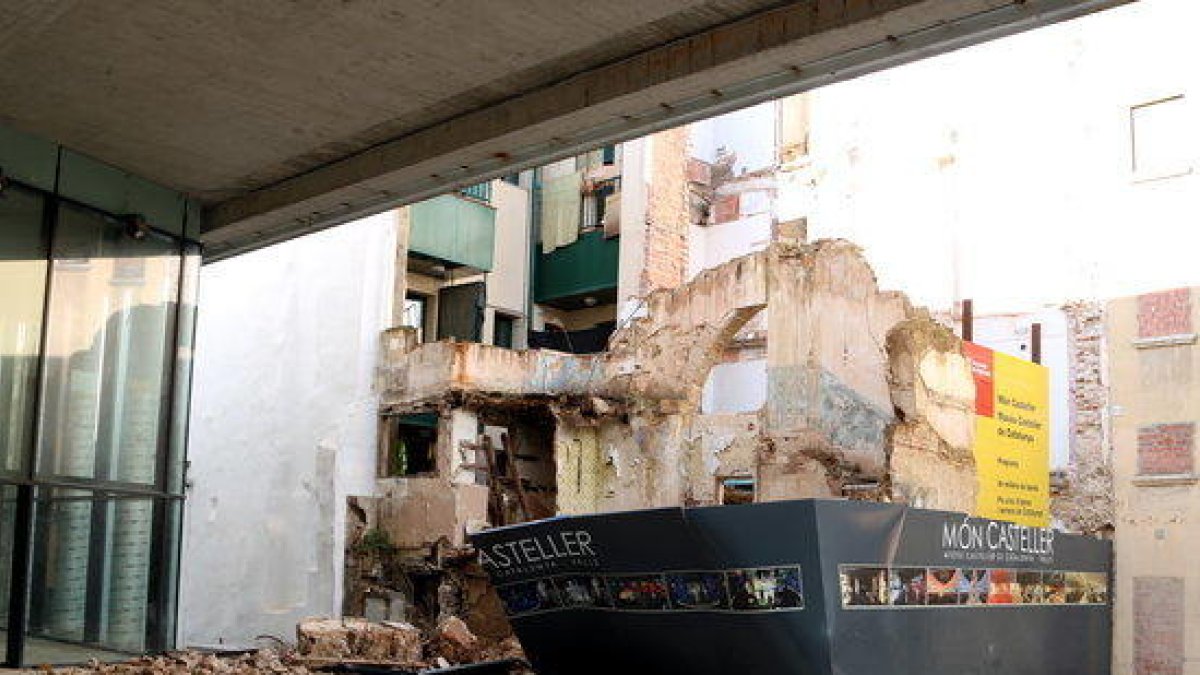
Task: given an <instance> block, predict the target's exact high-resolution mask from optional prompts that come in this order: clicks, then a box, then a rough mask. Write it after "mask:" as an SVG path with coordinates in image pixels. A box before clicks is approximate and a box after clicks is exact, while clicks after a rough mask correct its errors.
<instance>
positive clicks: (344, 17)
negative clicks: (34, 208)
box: [0, 0, 1121, 258]
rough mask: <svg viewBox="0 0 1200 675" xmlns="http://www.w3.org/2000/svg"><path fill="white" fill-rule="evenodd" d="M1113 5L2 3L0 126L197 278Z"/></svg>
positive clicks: (314, 0)
mask: <svg viewBox="0 0 1200 675" xmlns="http://www.w3.org/2000/svg"><path fill="white" fill-rule="evenodd" d="M1120 3H1121V0H1023V1H1019V2H1013V1H1012V0H805V1H803V2H779V1H778V0H655V1H653V2H647V1H646V0H605V1H604V2H592V1H583V0H459V1H456V2H446V1H445V0H405V1H404V2H395V1H394V0H340V1H337V2H334V1H331V0H255V1H254V2H245V1H243V0H206V1H204V2H197V1H195V0H159V1H157V2H149V1H147V0H106V1H105V2H91V1H89V0H2V2H0V4H2V5H3V11H2V12H0V63H2V64H3V68H0V123H3V124H5V125H9V126H12V127H15V128H17V129H20V130H23V131H27V132H30V133H34V134H37V135H40V136H43V137H45V138H48V139H51V140H54V141H56V142H58V143H61V144H63V145H65V146H67V147H69V148H72V149H74V150H77V151H80V152H83V153H86V154H88V155H91V156H93V157H96V158H97V159H101V160H103V161H106V162H108V163H110V164H113V165H115V166H117V167H120V168H122V169H125V170H127V171H130V172H133V173H136V174H138V175H141V176H144V177H147V178H150V179H152V180H155V181H158V182H160V183H162V184H164V185H167V186H168V187H173V188H175V189H178V190H181V191H183V192H186V193H188V194H189V195H191V196H193V197H195V198H198V199H200V200H202V201H203V202H205V203H206V204H207V205H208V206H209V209H208V211H207V218H206V224H205V226H204V239H205V241H206V243H207V244H208V252H209V255H211V256H212V257H214V258H216V257H223V256H227V255H232V254H234V253H236V252H239V251H242V250H248V249H250V248H254V247H257V246H261V245H264V244H267V243H271V242H274V241H280V240H283V239H286V238H289V237H292V236H296V235H298V234H303V233H305V232H309V231H312V230H314V229H319V228H321V227H326V226H328V225H330V224H335V223H337V222H343V221H345V220H348V219H351V218H354V217H358V216H361V215H365V214H366V213H370V212H372V211H378V210H382V209H384V208H389V207H391V206H394V205H396V204H400V203H405V202H409V201H413V200H416V199H420V198H423V197H426V196H429V195H432V194H436V193H437V192H439V191H444V190H446V189H448V188H451V187H454V186H457V185H462V184H467V183H469V182H472V181H475V180H478V179H480V178H483V177H490V176H494V175H498V174H500V173H502V172H504V171H507V170H511V169H512V168H514V167H520V166H530V165H532V164H535V163H538V162H541V161H546V160H549V159H553V158H555V157H559V156H566V155H568V154H570V153H572V152H575V151H578V150H579V149H582V148H584V147H590V146H594V145H597V144H600V143H603V142H607V141H611V140H620V139H624V138H630V137H633V136H636V135H640V134H643V133H646V132H648V131H653V130H655V129H658V128H663V127H665V126H667V125H670V124H675V123H680V122H684V121H688V120H689V119H695V118H698V117H699V116H703V115H707V114H712V113H716V112H720V111H723V110H728V109H733V108H736V107H739V106H742V105H748V104H750V103H754V102H756V101H757V100H762V99H763V98H765V97H769V96H773V95H779V94H784V93H791V92H794V91H800V90H802V89H804V88H808V87H811V86H817V85H819V84H821V83H824V82H828V81H833V80H835V79H839V78H844V77H849V76H854V75H856V74H859V73H861V72H866V71H868V70H872V69H876V68H881V67H887V66H888V65H892V64H895V63H898V62H901V61H903V60H907V59H912V58H919V57H920V56H923V55H926V54H930V53H936V52H938V51H944V50H946V49H952V48H955V47H957V46H962V45H963V44H969V43H971V42H973V41H978V40H982V39H988V38H989V37H995V36H998V35H1002V34H1006V33H1008V32H1013V31H1016V30H1023V29H1025V28H1029V27H1032V26H1036V25H1041V24H1043V23H1048V22H1051V21H1057V20H1061V19H1064V18H1069V17H1071V16H1076V15H1078V14H1081V13H1083V12H1087V11H1092V10H1095V9H1099V8H1102V7H1105V6H1110V5H1115V4H1120Z"/></svg>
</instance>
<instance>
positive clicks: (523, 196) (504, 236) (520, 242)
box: [483, 180, 530, 348]
mask: <svg viewBox="0 0 1200 675" xmlns="http://www.w3.org/2000/svg"><path fill="white" fill-rule="evenodd" d="M492 205H493V206H495V207H496V249H495V259H494V260H493V263H492V271H491V272H489V273H488V274H487V303H488V308H487V313H486V314H485V315H484V322H483V336H484V342H487V343H491V342H492V335H493V330H494V326H495V320H496V312H501V313H503V314H507V315H509V316H513V317H517V318H518V321H517V328H516V330H515V334H514V335H513V341H514V343H513V346H514V347H517V348H521V347H524V346H525V331H524V327H525V326H526V325H527V324H526V322H525V318H526V317H525V313H526V309H527V307H528V305H527V303H528V299H529V284H530V270H529V251H530V249H529V247H530V242H529V236H530V223H529V215H530V214H529V191H528V190H526V189H525V188H523V187H517V186H515V185H512V184H509V183H506V182H504V181H499V180H497V181H492Z"/></svg>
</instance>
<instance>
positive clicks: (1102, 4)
mask: <svg viewBox="0 0 1200 675" xmlns="http://www.w3.org/2000/svg"><path fill="white" fill-rule="evenodd" d="M1129 1H1131V0H1016V1H1013V0H808V1H804V2H796V3H791V4H789V5H786V6H784V7H781V8H778V9H774V10H771V11H766V12H763V13H761V14H757V15H755V16H752V17H749V18H746V19H743V20H740V21H736V22H732V23H729V24H725V25H722V26H718V27H715V28H713V29H711V30H707V31H704V32H702V33H699V34H696V35H693V36H691V37H688V38H685V39H682V40H679V41H676V42H673V43H669V44H664V45H661V46H659V47H656V48H653V49H650V50H648V51H645V52H642V53H640V54H636V55H632V56H630V57H629V58H626V59H624V60H620V61H617V62H615V63H611V64H608V65H606V66H603V67H600V68H596V69H593V70H587V71H584V72H580V73H578V74H576V75H574V76H571V77H569V78H566V79H563V80H560V81H558V82H556V83H554V84H551V85H549V86H546V87H543V88H540V89H536V90H531V91H528V92H526V93H524V94H521V95H519V96H516V97H513V98H510V99H508V100H506V101H504V102H501V103H499V104H496V105H492V106H490V107H485V108H482V109H479V110H476V111H474V112H471V113H468V114H466V115H462V116H460V117H456V118H453V119H448V120H445V121H444V122H441V123H439V124H436V125H434V126H430V127H427V128H425V129H422V130H420V131H417V132H414V133H410V134H407V135H405V136H402V137H398V138H395V139H393V140H390V141H387V142H384V143H382V144H379V145H377V146H375V147H373V148H370V149H368V150H366V151H363V152H360V153H357V154H354V155H351V156H348V157H345V158H343V159H340V160H337V161H334V162H331V163H328V164H326V165H324V166H322V167H319V168H317V169H315V170H312V171H309V172H306V173H303V174H300V175H297V176H293V177H291V178H289V179H286V180H283V181H281V182H278V183H276V184H273V185H270V186H267V187H264V188H261V189H258V190H255V191H252V192H250V193H247V194H245V195H242V196H239V197H236V198H233V199H230V200H228V201H225V202H223V203H220V204H217V205H216V206H214V207H212V208H210V209H209V210H208V211H207V213H206V218H205V224H204V226H203V230H202V239H203V240H204V241H205V243H206V245H207V248H206V251H207V253H206V257H207V258H208V259H209V260H217V259H221V258H224V257H228V256H230V255H235V254H237V253H239V252H243V251H246V250H250V249H253V248H257V247H261V246H265V245H268V244H271V243H275V242H278V241H283V240H286V239H289V238H292V237H295V236H299V235H302V234H306V233H308V232H312V231H316V230H319V229H323V228H325V227H329V226H332V225H336V224H339V223H342V222H346V221H349V220H353V219H356V218H359V217H362V216H365V215H369V214H371V213H375V212H378V211H382V210H385V209H387V208H391V207H394V206H397V205H401V204H405V203H411V202H414V201H419V200H421V199H424V198H427V197H430V196H433V195H436V194H439V193H442V192H445V191H447V190H450V189H453V188H455V187H460V186H465V185H469V184H471V183H474V182H477V181H479V180H482V179H485V178H491V177H495V176H499V175H503V174H504V173H507V172H511V171H513V170H516V169H521V168H528V167H531V166H535V165H538V164H541V163H544V162H547V161H552V160H554V159H558V158H561V157H567V156H570V155H572V154H575V153H578V152H580V151H582V150H585V149H588V148H592V147H596V146H598V145H601V144H604V143H608V142H613V141H621V140H628V139H630V138H635V137H638V136H641V135H644V134H647V133H650V132H654V131H657V130H660V129H663V128H667V127H670V126H674V125H676V124H682V123H686V122H690V121H694V120H697V119H701V118H704V117H708V116H712V115H716V114H720V113H723V112H727V111H730V110H735V109H737V108H741V107H745V106H748V105H753V104H755V103H758V102H761V101H764V100H768V99H771V98H775V97H779V96H784V95H789V94H794V93H798V92H801V91H805V90H808V89H812V88H814V87H818V86H821V85H824V84H829V83H832V82H836V81H840V80H845V79H849V78H853V77H857V76H859V75H862V74H865V73H868V72H872V71H876V70H880V69H883V68H888V67H892V66H896V65H899V64H902V63H905V62H908V61H912V60H916V59H920V58H924V57H927V56H931V55H934V54H938V53H942V52H946V51H950V50H953V49H957V48H960V47H964V46H968V45H971V44H975V43H978V42H981V41H985V40H989V39H994V38H997V37H1002V36H1005V35H1009V34H1012V33H1016V32H1020V31H1024V30H1028V29H1031V28H1034V27H1037V26H1041V25H1046V24H1050V23H1054V22H1057V21H1061V20H1065V19H1069V18H1073V17H1076V16H1079V15H1082V14H1085V13H1088V12H1092V11H1096V10H1099V9H1103V8H1107V7H1111V6H1115V5H1119V4H1124V3H1126V2H1129Z"/></svg>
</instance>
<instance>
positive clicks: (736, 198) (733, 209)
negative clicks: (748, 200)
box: [713, 194, 742, 223]
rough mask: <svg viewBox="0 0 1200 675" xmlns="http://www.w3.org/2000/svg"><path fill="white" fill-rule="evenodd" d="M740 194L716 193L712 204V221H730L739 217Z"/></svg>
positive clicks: (740, 208)
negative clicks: (714, 201)
mask: <svg viewBox="0 0 1200 675" xmlns="http://www.w3.org/2000/svg"><path fill="white" fill-rule="evenodd" d="M741 211H742V196H741V195H736V194H735V195H718V196H717V199H716V204H714V205H713V222H715V223H731V222H733V221H735V220H737V219H738V218H739V217H741Z"/></svg>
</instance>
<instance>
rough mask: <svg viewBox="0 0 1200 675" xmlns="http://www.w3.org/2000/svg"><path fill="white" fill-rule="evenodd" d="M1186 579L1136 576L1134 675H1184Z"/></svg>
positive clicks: (1134, 588) (1134, 598)
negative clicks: (1184, 596)
mask: <svg viewBox="0 0 1200 675" xmlns="http://www.w3.org/2000/svg"><path fill="white" fill-rule="evenodd" d="M1183 593H1184V586H1183V579H1181V578H1178V577H1134V579H1133V672H1134V673H1135V675H1183V650H1184V646H1183V636H1184V614H1183V600H1184V598H1183Z"/></svg>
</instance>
